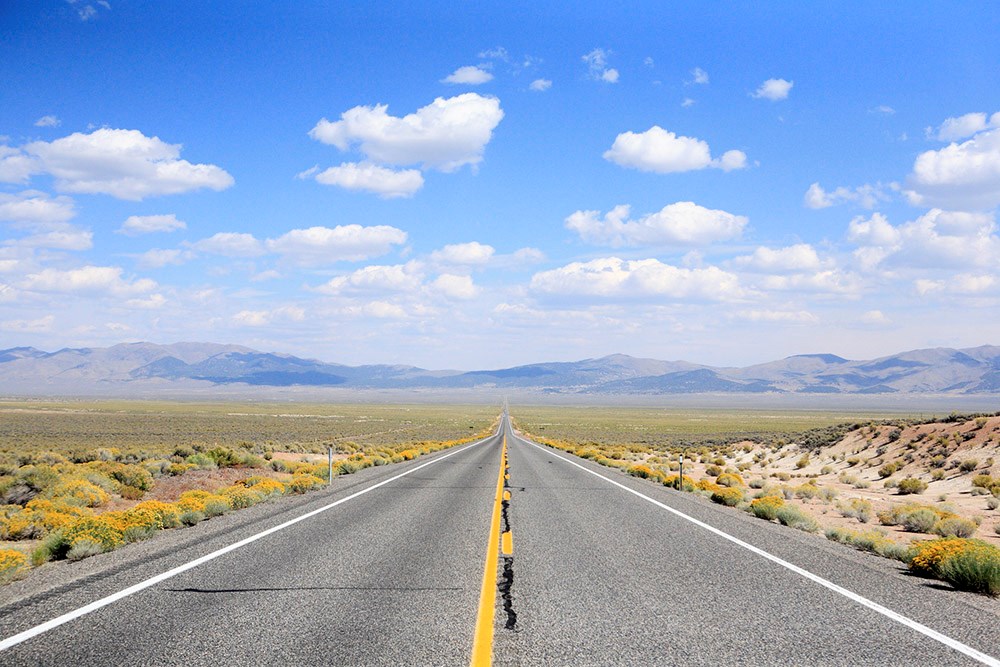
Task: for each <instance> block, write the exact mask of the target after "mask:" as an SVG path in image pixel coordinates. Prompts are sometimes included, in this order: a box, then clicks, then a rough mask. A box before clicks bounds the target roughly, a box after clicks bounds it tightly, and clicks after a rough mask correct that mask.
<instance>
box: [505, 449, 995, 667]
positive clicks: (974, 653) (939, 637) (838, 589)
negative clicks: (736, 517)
mask: <svg viewBox="0 0 1000 667" xmlns="http://www.w3.org/2000/svg"><path fill="white" fill-rule="evenodd" d="M514 438H515V439H516V440H520V441H521V442H524V443H526V444H529V445H531V446H532V447H536V448H538V449H541V450H542V451H544V452H545V453H546V454H549V455H550V456H554V457H556V458H557V459H561V460H562V461H565V462H566V463H569V464H570V465H574V466H576V467H577V468H579V469H580V470H583V471H585V472H589V473H590V474H591V475H594V476H595V477H600V478H601V479H603V480H604V481H606V482H609V483H611V484H614V485H615V486H617V487H619V488H621V489H624V490H625V491H628V492H629V493H631V494H633V495H636V496H639V497H640V498H642V499H643V500H646V501H649V502H651V503H653V504H654V505H656V506H657V507H661V508H663V509H665V510H667V511H668V512H671V513H672V514H676V515H677V516H678V517H680V518H682V519H684V520H686V521H690V522H691V523H693V524H694V525H696V526H698V527H699V528H704V529H705V530H707V531H709V532H711V533H713V534H715V535H718V536H719V537H721V538H723V539H726V540H729V541H730V542H732V543H733V544H736V545H737V546H740V547H743V548H744V549H747V550H748V551H752V552H753V553H755V554H757V555H758V556H761V557H763V558H766V559H768V560H769V561H772V562H774V563H777V564H778V565H780V566H782V567H784V568H787V569H789V570H791V571H792V572H794V573H796V574H798V575H801V576H803V577H805V578H806V579H809V580H810V581H813V582H815V583H817V584H819V585H820V586H823V587H825V588H828V589H830V590H831V591H833V592H835V593H839V594H840V595H843V596H844V597H846V598H848V599H850V600H853V601H854V602H857V603H858V604H860V605H862V606H865V607H868V608H869V609H871V610H873V611H876V612H878V613H880V614H882V615H883V616H886V617H888V618H891V619H892V620H894V621H896V622H897V623H900V624H902V625H905V626H906V627H908V628H910V629H912V630H916V631H917V632H919V633H921V634H923V635H926V636H927V637H930V638H931V639H933V640H935V641H938V642H941V643H942V644H944V645H945V646H947V647H949V648H952V649H954V650H956V651H958V652H959V653H963V654H965V655H967V656H969V657H970V658H972V659H973V660H977V661H978V662H981V663H982V664H984V665H989V666H990V667H1000V660H998V659H996V658H994V657H993V656H990V655H987V654H986V653H983V652H982V651H978V650H976V649H974V648H972V647H971V646H968V645H966V644H963V643H962V642H960V641H958V640H957V639H952V638H951V637H949V636H948V635H945V634H942V633H940V632H938V631H937V630H934V629H932V628H929V627H927V626H926V625H923V624H922V623H918V622H917V621H914V620H913V619H911V618H907V617H906V616H903V615H902V614H900V613H899V612H896V611H893V610H892V609H889V608H888V607H883V606H882V605H880V604H879V603H877V602H873V601H872V600H869V599H868V598H866V597H863V596H861V595H858V594H857V593H855V592H853V591H849V590H847V589H846V588H844V587H842V586H838V585H837V584H835V583H833V582H832V581H828V580H826V579H824V578H823V577H821V576H819V575H816V574H813V573H812V572H810V571H809V570H805V569H803V568H801V567H799V566H798V565H794V564H792V563H789V562H788V561H786V560H782V559H781V558H778V557H777V556H775V555H773V554H770V553H768V552H767V551H764V550H763V549H760V548H758V547H755V546H754V545H752V544H749V543H747V542H744V541H743V540H741V539H739V538H737V537H733V536H732V535H730V534H729V533H725V532H723V531H721V530H719V529H718V528H715V527H713V526H710V525H708V524H707V523H704V522H702V521H699V520H698V519H695V518H694V517H692V516H688V515H687V514H685V513H684V512H681V511H680V510H677V509H674V508H673V507H670V506H669V505H665V504H664V503H661V502H660V501H658V500H654V499H652V498H650V497H649V496H646V495H643V494H642V493H640V492H638V491H636V490H635V489H631V488H629V487H627V486H625V485H624V484H622V483H620V482H616V481H615V480H613V479H611V478H609V477H605V476H604V475H602V474H600V473H599V472H594V471H593V470H591V469H589V468H587V467H586V466H582V465H580V464H579V463H577V462H575V461H571V460H570V459H567V458H565V457H563V456H560V455H559V454H556V453H554V452H553V451H552V449H551V448H548V447H542V446H541V445H537V444H535V443H534V442H530V441H528V440H525V439H524V438H521V437H518V436H514Z"/></svg>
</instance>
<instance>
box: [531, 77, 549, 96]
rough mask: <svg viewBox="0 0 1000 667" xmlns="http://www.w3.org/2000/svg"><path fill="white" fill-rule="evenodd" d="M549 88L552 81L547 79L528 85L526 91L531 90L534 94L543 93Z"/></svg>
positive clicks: (537, 80)
mask: <svg viewBox="0 0 1000 667" xmlns="http://www.w3.org/2000/svg"><path fill="white" fill-rule="evenodd" d="M551 87H552V81H550V80H549V79H535V80H534V81H532V82H531V83H530V84H529V85H528V90H533V91H535V92H536V93H544V92H545V91H546V90H548V89H549V88H551Z"/></svg>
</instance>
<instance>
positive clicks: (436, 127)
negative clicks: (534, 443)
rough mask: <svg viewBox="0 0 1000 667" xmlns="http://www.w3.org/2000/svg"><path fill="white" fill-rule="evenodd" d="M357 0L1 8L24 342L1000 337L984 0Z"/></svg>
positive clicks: (7, 265)
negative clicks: (702, 2) (706, 1)
mask: <svg viewBox="0 0 1000 667" xmlns="http://www.w3.org/2000/svg"><path fill="white" fill-rule="evenodd" d="M344 4H346V3H317V2H301V3H272V4H264V3H251V4H247V3H237V2H232V3H195V2H176V3H138V2H126V1H122V0H109V1H108V2H95V1H93V0H76V1H75V2H66V1H65V0H40V1H38V2H23V3H6V4H5V5H4V6H3V7H2V8H0V35H2V38H0V81H2V82H3V85H2V86H0V139H2V140H0V348H3V347H11V346H15V345H33V346H36V347H40V348H43V349H57V348H60V347H79V346H96V345H109V344H114V343H116V342H122V341H137V340H148V341H153V342H162V343H168V342H174V341H180V340H196V341H215V342H232V343H240V344H244V345H248V346H251V347H255V348H259V349H265V350H269V351H271V350H273V351H281V352H289V353H293V354H297V355H301V356H308V357H317V358H321V359H324V360H329V361H339V362H342V363H350V364H358V363H414V364H418V365H422V366H425V367H433V368H486V367H500V366H507V365H514V364H520V363H530V362H534V361H541V360H573V359H581V358H587V357H596V356H601V355H605V354H610V353H614V352H624V353H628V354H633V355H636V356H649V357H656V358H661V359H687V360H690V361H695V362H701V363H711V364H717V365H746V364H750V363H755V362H760V361H766V360H770V359H773V358H778V357H782V356H786V355H790V354H798V353H808V352H832V353H836V354H840V355H842V356H845V357H851V358H870V357H875V356H879V355H882V354H889V353H892V352H896V351H900V350H903V349H911V348H918V347H934V346H956V347H964V346H975V345H979V344H987V343H997V342H998V341H1000V316H998V313H1000V310H998V303H1000V299H998V297H1000V269H998V266H1000V261H998V260H1000V237H998V235H997V228H996V223H995V214H996V213H995V212H996V208H997V206H998V205H1000V114H998V113H997V112H1000V100H998V91H1000V45H998V43H997V40H996V39H995V35H996V34H1000V25H998V23H1000V11H997V9H996V8H995V5H993V4H991V3H961V4H952V3H947V4H946V3H930V2H928V3H909V4H908V5H878V4H875V3H843V2H838V3H769V4H767V5H766V6H764V7H763V8H760V7H757V6H755V4H756V3H753V4H751V3H715V4H712V5H709V6H708V7H688V6H686V5H682V4H681V3H676V4H671V5H668V4H666V3H648V4H643V5H639V6H637V7H630V8H628V9H625V8H620V7H618V6H611V5H610V4H609V3H577V4H575V5H574V10H573V14H572V15H567V12H566V10H565V9H564V7H565V5H564V4H563V3H558V4H557V3H544V2H532V3H504V5H505V6H504V7H502V8H494V9H489V8H483V7H479V6H471V5H470V6H467V7H465V8H462V9H458V10H456V9H455V5H454V3H440V4H437V3H420V4H417V3H401V2H394V3H384V2H368V3H355V4H354V5H352V6H346V7H345V6H343V5H344ZM995 114H996V115H995Z"/></svg>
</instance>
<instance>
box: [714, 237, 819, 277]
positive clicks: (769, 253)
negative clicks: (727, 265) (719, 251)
mask: <svg viewBox="0 0 1000 667" xmlns="http://www.w3.org/2000/svg"><path fill="white" fill-rule="evenodd" d="M733 263H734V264H735V265H736V266H739V267H740V268H742V269H744V270H747V271H754V272H761V273H784V272H794V271H816V270H818V269H820V268H822V267H824V266H825V265H826V264H827V263H826V262H823V261H822V260H820V258H819V255H818V254H817V253H816V249H815V248H813V247H812V246H811V245H809V244H808V243H798V244H796V245H792V246H788V247H786V248H767V247H764V246H761V247H759V248H757V249H756V250H754V251H753V254H752V255H744V256H742V257H737V258H735V259H734V260H733Z"/></svg>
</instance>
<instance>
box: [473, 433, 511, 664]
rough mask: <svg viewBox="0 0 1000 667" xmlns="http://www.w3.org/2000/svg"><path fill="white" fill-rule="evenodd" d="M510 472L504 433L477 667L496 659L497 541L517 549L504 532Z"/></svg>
mask: <svg viewBox="0 0 1000 667" xmlns="http://www.w3.org/2000/svg"><path fill="white" fill-rule="evenodd" d="M509 479H510V475H509V474H507V434H506V433H505V434H504V436H503V449H502V450H501V453H500V474H499V475H498V476H497V491H496V495H495V496H494V497H493V517H492V518H491V519H490V537H489V542H488V543H487V547H486V566H485V568H484V570H483V586H482V588H481V589H480V592H479V613H478V614H477V616H476V634H475V637H474V639H473V640H472V661H471V663H470V664H471V665H472V666H473V667H483V666H488V665H491V664H492V663H493V617H494V614H495V613H496V601H497V565H498V563H499V558H500V556H499V552H500V549H498V548H497V543H498V542H500V543H501V544H500V546H501V548H502V550H503V553H504V555H505V556H509V555H511V554H512V553H513V552H514V545H513V540H512V539H511V534H510V531H509V530H507V531H505V532H504V533H503V535H501V534H500V510H501V507H502V505H503V501H505V500H507V501H509V500H510V491H506V490H504V488H503V486H504V480H509Z"/></svg>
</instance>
